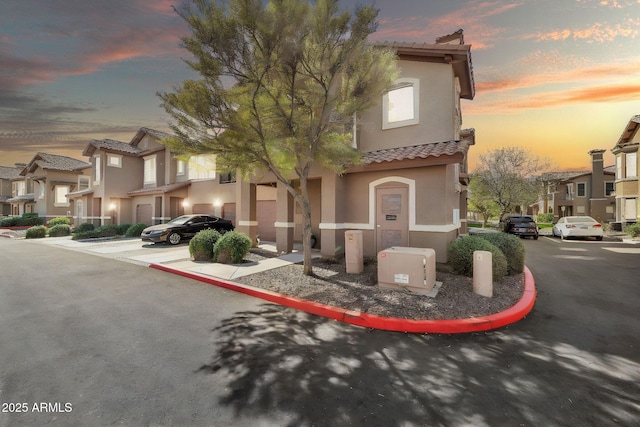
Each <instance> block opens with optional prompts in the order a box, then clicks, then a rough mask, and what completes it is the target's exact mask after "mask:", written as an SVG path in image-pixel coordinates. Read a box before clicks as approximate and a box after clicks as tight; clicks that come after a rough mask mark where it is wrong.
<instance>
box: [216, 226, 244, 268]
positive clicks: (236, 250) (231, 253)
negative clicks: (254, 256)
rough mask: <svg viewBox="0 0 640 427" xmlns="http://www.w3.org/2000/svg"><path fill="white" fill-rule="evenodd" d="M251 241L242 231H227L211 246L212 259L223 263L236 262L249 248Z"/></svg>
mask: <svg viewBox="0 0 640 427" xmlns="http://www.w3.org/2000/svg"><path fill="white" fill-rule="evenodd" d="M252 244H253V242H252V241H251V238H250V237H249V236H247V235H246V234H244V233H238V232H237V231H229V232H228V233H225V234H223V235H222V237H220V238H219V239H218V241H217V242H216V244H215V245H214V246H213V260H214V261H215V262H220V263H223V264H238V263H240V262H242V259H243V258H244V256H245V255H246V254H247V253H248V252H249V249H251V245H252Z"/></svg>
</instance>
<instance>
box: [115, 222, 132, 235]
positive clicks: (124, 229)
mask: <svg viewBox="0 0 640 427" xmlns="http://www.w3.org/2000/svg"><path fill="white" fill-rule="evenodd" d="M129 227H131V224H118V235H119V236H124V235H125V234H127V230H128V229H129Z"/></svg>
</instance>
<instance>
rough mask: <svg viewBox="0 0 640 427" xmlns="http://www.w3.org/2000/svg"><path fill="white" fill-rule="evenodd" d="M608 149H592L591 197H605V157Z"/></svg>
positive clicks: (590, 152)
mask: <svg viewBox="0 0 640 427" xmlns="http://www.w3.org/2000/svg"><path fill="white" fill-rule="evenodd" d="M605 151H606V150H591V151H589V154H590V155H591V199H604V159H603V158H602V155H603V154H604V152H605Z"/></svg>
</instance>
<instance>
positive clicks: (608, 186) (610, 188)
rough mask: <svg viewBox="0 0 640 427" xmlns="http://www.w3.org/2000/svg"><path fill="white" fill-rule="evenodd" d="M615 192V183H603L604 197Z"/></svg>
mask: <svg viewBox="0 0 640 427" xmlns="http://www.w3.org/2000/svg"><path fill="white" fill-rule="evenodd" d="M615 191H616V184H615V182H605V183H604V195H605V196H610V195H612V194H613V193H614V192H615Z"/></svg>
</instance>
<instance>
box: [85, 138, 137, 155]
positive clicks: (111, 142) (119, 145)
mask: <svg viewBox="0 0 640 427" xmlns="http://www.w3.org/2000/svg"><path fill="white" fill-rule="evenodd" d="M89 145H91V146H94V147H96V148H102V149H104V150H111V151H118V152H121V153H125V154H139V153H141V152H142V150H141V149H140V148H138V147H136V146H134V145H131V144H129V143H127V142H121V141H116V140H115V139H93V140H91V142H90V143H89Z"/></svg>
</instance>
